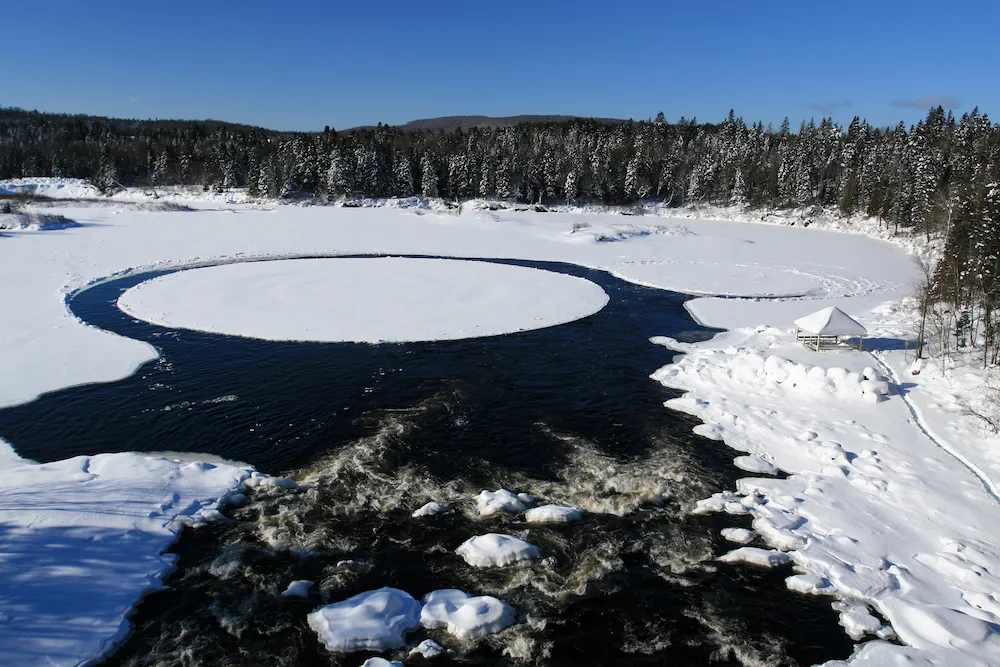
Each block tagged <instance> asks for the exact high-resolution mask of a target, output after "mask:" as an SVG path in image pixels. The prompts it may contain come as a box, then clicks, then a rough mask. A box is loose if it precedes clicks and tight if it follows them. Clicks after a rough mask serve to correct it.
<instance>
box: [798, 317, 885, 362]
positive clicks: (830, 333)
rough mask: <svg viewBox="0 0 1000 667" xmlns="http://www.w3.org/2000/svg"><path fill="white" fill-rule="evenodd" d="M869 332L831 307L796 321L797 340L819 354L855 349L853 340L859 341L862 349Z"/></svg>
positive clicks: (859, 346)
mask: <svg viewBox="0 0 1000 667" xmlns="http://www.w3.org/2000/svg"><path fill="white" fill-rule="evenodd" d="M866 335H868V330H867V329H865V328H864V327H863V326H861V325H860V324H858V322H857V321H855V320H854V319H852V318H851V316H850V315H848V314H847V313H845V312H844V311H842V310H841V309H840V308H837V307H835V306H830V307H829V308H824V309H823V310H818V311H816V312H815V313H813V314H812V315H806V316H805V317H800V318H799V319H797V320H795V340H796V341H797V342H799V343H802V344H803V345H805V346H806V347H811V348H813V349H815V350H816V351H817V352H819V351H820V350H843V349H847V348H853V347H854V344H853V343H851V342H849V341H850V339H851V338H857V339H858V345H857V349H859V350H860V349H862V345H863V344H864V339H865V336H866Z"/></svg>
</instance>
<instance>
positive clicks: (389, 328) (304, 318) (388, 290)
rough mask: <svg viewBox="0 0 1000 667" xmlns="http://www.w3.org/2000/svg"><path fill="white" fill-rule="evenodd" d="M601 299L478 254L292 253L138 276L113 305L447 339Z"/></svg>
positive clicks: (178, 317) (548, 318)
mask: <svg viewBox="0 0 1000 667" xmlns="http://www.w3.org/2000/svg"><path fill="white" fill-rule="evenodd" d="M607 303H608V295H607V294H605V293H604V290H602V289H601V288H600V287H598V286H597V285H595V284H594V283H592V282H590V281H588V280H584V279H582V278H576V277H573V276H567V275H563V274H560V273H553V272H551V271H540V270H538V269H530V268H525V267H521V266H510V265H504V264H491V263H486V262H473V261H456V260H443V259H407V258H399V257H381V258H365V259H357V258H343V259H299V260H284V261H272V262H250V263H243V264H229V265H223V266H213V267H208V268H201V269H189V270H186V271H179V272H177V273H172V274H168V275H165V276H161V277H159V278H156V279H154V280H150V281H147V282H145V283H141V284H139V285H137V286H135V287H133V288H132V289H130V290H128V291H127V292H125V293H124V294H123V295H122V296H121V298H120V299H119V300H118V307H119V308H121V309H122V310H123V311H125V312H126V313H128V314H129V315H131V316H133V317H135V318H138V319H141V320H145V321H147V322H153V323H154V324H159V325H162V326H167V327H178V328H183V329H195V330H198V331H210V332H213V333H222V334H230V335H235V336H246V337H249V338H262V339H265V340H298V341H319V342H345V341H346V342H362V343H379V342H410V341H423V340H453V339H459V338H477V337H480V336H496V335H499V334H505V333H513V332H517V331H527V330H529V329H540V328H543V327H549V326H553V325H556V324H563V323H565V322H571V321H573V320H577V319H580V318H582V317H586V316H588V315H592V314H593V313H595V312H597V311H599V310H601V309H602V308H603V307H604V306H605V305H607Z"/></svg>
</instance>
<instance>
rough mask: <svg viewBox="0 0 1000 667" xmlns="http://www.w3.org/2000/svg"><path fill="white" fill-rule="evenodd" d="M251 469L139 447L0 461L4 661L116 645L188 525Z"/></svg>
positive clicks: (101, 651)
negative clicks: (50, 459) (153, 453)
mask: <svg viewBox="0 0 1000 667" xmlns="http://www.w3.org/2000/svg"><path fill="white" fill-rule="evenodd" d="M250 473H251V471H250V470H247V469H243V468H237V467H232V466H226V465H212V464H209V463H187V464H182V463H178V462H175V461H171V460H167V459H164V458H153V457H146V456H140V455H137V454H127V453H126V454H99V455H96V456H78V457H76V458H72V459H67V460H65V461H58V462H55V463H48V464H44V465H38V464H34V463H30V462H26V461H18V460H15V459H14V458H13V457H7V458H6V459H5V460H4V461H3V462H2V463H0V535H2V539H0V664H3V665H40V664H48V665H77V664H80V663H83V662H87V661H90V660H95V659H97V658H99V657H101V656H103V655H106V654H107V653H108V652H110V651H111V650H112V649H113V648H114V647H115V646H116V645H117V644H118V643H119V642H120V641H122V640H123V639H124V638H125V636H126V635H127V634H128V632H129V630H130V628H131V625H130V623H129V622H128V620H126V619H127V618H128V616H129V615H130V614H131V613H132V609H133V607H134V606H135V604H136V603H137V602H138V600H140V599H141V598H142V596H143V594H145V593H146V592H147V591H149V590H152V589H156V588H157V587H159V585H160V582H161V581H162V580H163V578H164V577H165V576H166V575H167V574H169V573H170V572H171V570H172V569H173V567H174V561H175V556H174V555H173V554H168V553H165V551H166V550H167V548H168V547H169V546H170V545H171V544H172V543H173V542H174V541H175V540H176V539H177V537H178V534H179V531H180V529H181V528H182V527H183V526H184V525H187V524H195V525H198V524H202V523H204V522H205V521H206V520H208V519H211V518H214V517H217V516H218V508H219V507H220V505H221V504H223V503H224V502H225V496H226V495H227V494H228V493H230V492H233V491H234V490H236V489H237V488H238V487H239V486H240V484H241V482H243V480H244V479H246V478H247V477H248V476H249V475H250Z"/></svg>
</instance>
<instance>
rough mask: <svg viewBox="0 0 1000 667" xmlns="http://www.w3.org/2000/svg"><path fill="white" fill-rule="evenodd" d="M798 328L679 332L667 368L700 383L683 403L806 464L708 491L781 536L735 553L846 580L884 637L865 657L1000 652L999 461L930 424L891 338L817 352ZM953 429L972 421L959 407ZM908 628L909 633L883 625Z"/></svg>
mask: <svg viewBox="0 0 1000 667" xmlns="http://www.w3.org/2000/svg"><path fill="white" fill-rule="evenodd" d="M869 328H871V327H870V325H869ZM791 337H792V335H791V332H789V331H788V330H785V331H781V330H777V329H769V328H766V327H761V328H759V329H752V330H737V331H732V332H729V333H726V334H723V335H720V336H718V337H717V338H716V339H714V340H712V341H708V342H705V343H699V344H695V345H681V344H677V345H676V347H679V348H682V349H683V351H684V352H685V355H684V356H683V357H679V358H677V359H676V361H675V363H673V364H668V365H667V366H665V367H663V368H661V369H660V370H659V371H657V372H656V373H654V377H655V378H656V379H658V380H659V381H660V382H662V383H663V384H665V385H667V386H670V387H675V388H678V389H681V390H683V391H685V392H686V393H685V394H684V395H683V396H682V397H681V398H678V399H673V400H671V401H668V404H669V406H670V407H672V408H675V409H678V410H681V411H684V412H688V413H690V414H692V415H695V416H697V417H699V418H700V419H701V420H703V421H704V422H705V424H706V425H707V427H708V428H710V429H711V430H712V432H713V433H714V434H715V435H716V436H717V437H718V438H721V439H723V440H724V441H725V442H726V443H727V444H728V445H730V446H731V447H733V448H734V449H737V450H740V451H743V452H748V453H750V454H752V455H754V456H757V457H766V460H768V461H769V462H773V464H774V465H775V466H776V467H778V468H780V469H782V470H785V471H793V472H794V474H792V475H791V476H789V477H788V478H787V479H762V478H746V479H742V480H739V482H738V483H737V488H736V490H735V491H726V492H722V493H718V494H715V496H713V497H712V498H709V499H706V500H704V501H702V502H700V503H698V506H697V508H696V511H698V512H705V511H719V512H727V513H732V514H741V513H746V514H749V515H750V516H751V517H752V518H753V527H754V530H755V531H756V532H757V533H758V534H759V535H760V537H761V539H762V540H763V541H764V542H766V543H767V544H768V545H770V546H771V547H774V548H775V549H778V550H780V551H769V550H748V549H750V548H748V547H743V548H741V549H737V550H736V551H734V552H731V553H730V554H727V555H725V556H723V557H722V559H721V560H725V561H730V562H750V563H755V564H760V565H765V564H773V563H774V562H775V559H777V560H785V561H787V560H791V561H794V563H795V565H796V568H797V569H798V570H799V571H800V574H797V575H795V576H793V577H789V578H788V580H787V585H788V586H789V588H791V589H792V590H796V591H800V592H808V593H824V594H832V595H837V596H839V597H840V598H841V599H842V600H844V602H838V603H837V605H839V606H838V607H837V608H838V609H839V610H840V612H841V616H842V621H841V622H842V624H843V625H844V627H845V631H847V632H848V633H849V634H850V635H851V636H852V637H855V638H861V637H869V636H870V635H874V637H875V639H873V640H872V641H870V642H868V643H867V644H865V645H864V646H863V648H861V649H860V650H859V652H858V654H857V655H856V656H855V657H854V658H852V660H851V663H852V664H865V665H869V664H870V665H879V666H881V665H887V666H888V665H895V664H900V661H903V660H906V659H909V660H913V661H916V664H927V665H931V664H938V665H955V666H962V667H964V666H971V665H977V666H982V665H988V664H997V662H998V658H1000V634H998V633H997V632H996V630H995V629H994V628H996V627H998V626H1000V604H998V603H997V602H996V596H995V595H994V592H995V591H997V590H1000V575H998V574H997V569H998V568H997V563H1000V546H998V545H1000V535H998V529H997V526H1000V503H998V502H997V501H996V497H995V496H994V495H993V493H992V491H991V488H992V486H993V484H992V480H989V479H988V477H987V478H986V479H985V480H984V475H986V470H987V468H986V467H985V466H975V465H971V466H970V463H971V461H970V459H969V457H968V456H965V455H962V454H961V452H959V449H961V446H960V445H956V442H957V443H961V442H963V441H964V440H963V439H957V440H956V439H950V438H949V440H950V441H949V440H944V439H942V438H941V437H940V436H939V435H937V429H934V428H926V427H925V426H922V425H921V422H922V421H925V420H924V419H923V416H922V415H923V412H922V411H921V410H920V408H919V406H917V405H916V404H914V402H913V401H914V398H913V395H914V388H913V387H912V386H910V387H909V388H908V389H907V390H906V391H905V392H898V393H889V392H888V391H887V389H888V385H889V381H888V380H886V379H885V377H886V376H891V375H892V374H895V378H894V379H893V382H892V383H893V384H898V383H899V382H900V380H899V379H898V377H899V374H898V373H897V372H896V371H894V370H892V368H891V367H889V366H883V365H880V362H879V361H878V359H881V358H883V353H881V352H879V353H878V354H877V357H876V358H873V357H872V356H871V355H869V354H862V353H858V352H845V353H840V352H831V353H815V352H813V351H809V350H805V349H804V348H801V347H799V346H795V345H794V344H792V343H790V342H789V341H790V340H791ZM659 342H661V343H662V342H665V341H663V340H660V341H659ZM669 346H670V347H675V345H674V344H670V345H669ZM776 351H780V354H776V353H775V352H776ZM897 354H898V355H900V356H902V354H903V353H902V351H899V352H892V353H891V354H890V355H889V358H895V357H894V355H897ZM911 356H912V355H911ZM790 357H792V358H790ZM824 363H825V365H821V364H824ZM876 366H878V368H879V369H880V370H877V369H876ZM889 371H891V373H890V372H889ZM910 384H911V385H912V384H913V383H912V382H911V383H910ZM868 395H871V397H870V398H869V397H868ZM917 395H920V394H919V392H917ZM877 399H881V400H880V402H878V403H877V404H876V403H875V402H874V400H877ZM885 399H887V400H885ZM915 415H916V417H915ZM941 432H943V433H946V434H957V435H960V436H961V435H963V434H964V433H965V432H966V431H965V430H964V429H963V428H962V427H961V425H960V424H959V423H958V422H956V421H955V419H954V413H953V415H952V420H951V429H950V430H945V429H941ZM866 605H868V606H870V607H872V608H874V609H875V610H877V611H878V612H879V613H880V614H881V615H882V617H883V618H885V619H886V620H888V622H889V623H890V624H891V628H885V627H883V625H882V623H881V622H879V621H877V617H876V616H874V615H873V614H872V613H871V612H869V611H868V610H867V607H866ZM893 634H895V635H898V637H899V638H900V639H901V640H902V641H903V642H905V643H906V644H908V646H905V647H901V646H898V645H893V644H887V643H885V642H884V641H881V640H882V639H883V638H888V637H891V636H893ZM835 664H847V663H835Z"/></svg>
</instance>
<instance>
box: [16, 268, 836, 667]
mask: <svg viewBox="0 0 1000 667" xmlns="http://www.w3.org/2000/svg"><path fill="white" fill-rule="evenodd" d="M511 263H514V264H519V265H523V266H534V267H539V268H546V269H549V270H556V271H560V272H563V273H569V274H572V275H577V276H581V277H584V278H587V279H589V280H592V281H594V282H596V283H598V284H599V285H601V286H602V287H603V288H604V290H605V291H606V292H607V293H608V294H609V296H610V297H611V302H610V303H609V304H608V306H607V307H606V308H605V309H604V310H603V311H601V312H600V313H598V314H596V315H593V316H591V317H588V318H585V319H583V320H579V321H577V322H573V323H570V324H566V325H562V326H558V327H553V328H550V329H542V330H538V331H531V332H524V333H521V334H516V335H510V336H502V337H495V338H484V339H475V340H467V341H448V342H439V343H418V344H394V345H354V344H309V343H276V342H268V341H255V340H249V339H240V338H233V337H226V336H218V335H213V334H204V333H198V332H191V331H183V330H169V329H164V328H160V327H156V326H153V325H149V324H146V323H142V322H136V321H134V320H131V319H130V318H128V317H127V316H125V315H124V314H122V313H121V312H120V311H118V310H117V308H115V307H114V301H115V299H116V298H117V296H118V295H119V294H120V293H121V292H122V291H123V290H124V289H127V288H128V287H130V286H132V285H134V284H137V283H138V282H141V281H142V280H146V279H148V278H150V277H151V276H153V275H157V274H144V275H140V276H131V277H128V278H123V279H120V280H115V281H111V282H108V283H105V284H102V285H98V286H96V287H93V288H91V289H89V290H87V291H85V292H82V293H80V294H79V295H77V296H76V297H75V298H74V300H73V302H72V304H71V305H72V309H73V311H74V312H75V313H76V314H77V315H78V316H79V317H81V318H82V319H84V320H85V321H87V322H90V323H92V324H94V325H96V326H99V327H101V328H104V329H108V330H111V331H114V332H117V333H120V334H122V335H126V336H129V337H131V338H137V339H141V340H147V341H149V342H151V343H153V344H154V345H155V346H156V347H157V348H158V349H159V350H160V355H161V356H160V359H159V360H158V361H157V362H154V363H152V364H149V365H147V366H145V367H144V368H143V369H141V370H140V372H139V373H137V374H136V375H134V376H133V377H131V378H128V379H126V380H123V381H121V382H117V383H113V384H105V385H93V386H87V387H78V388H73V389H68V390H64V391H60V392H57V393H54V394H50V395H47V396H45V397H43V398H42V399H40V400H38V401H36V402H34V403H31V404H28V405H25V406H20V407H16V408H12V409H8V410H4V411H0V436H2V437H4V438H5V439H8V440H9V441H11V442H13V443H15V444H16V446H17V449H18V451H19V452H20V453H21V454H22V455H23V456H26V457H28V458H34V459H37V460H55V459H62V458H66V457H68V456H73V455H76V454H84V453H96V452H102V451H126V450H139V451H185V452H208V453H212V454H215V455H218V456H222V457H225V458H228V459H234V460H240V461H246V462H248V463H252V464H253V465H255V466H257V468H258V469H260V470H262V471H265V472H269V473H281V474H285V475H288V476H290V477H292V478H294V479H295V480H296V481H298V482H299V483H300V489H297V490H285V489H276V488H262V489H258V490H256V491H255V492H254V493H252V494H251V497H250V498H249V500H248V502H247V503H245V504H244V505H242V506H240V507H238V508H235V509H232V510H230V511H229V512H228V515H229V516H230V517H231V519H232V520H231V521H227V522H222V523H217V524H213V525H211V526H209V527H207V528H204V529H201V530H198V531H188V532H186V533H185V534H184V536H183V537H182V539H181V540H180V541H179V542H178V544H177V545H176V547H175V548H174V551H175V552H176V553H177V554H178V555H179V557H180V560H179V567H178V570H177V572H176V573H175V574H174V575H173V576H172V577H171V578H170V580H169V581H168V585H169V587H168V589H167V590H165V591H162V592H159V593H155V594H152V595H150V596H149V597H148V598H147V599H146V600H145V602H143V604H142V605H141V606H140V608H139V610H138V613H137V615H136V616H135V618H134V619H133V621H134V622H135V623H136V627H137V630H136V632H135V634H134V635H133V636H132V637H131V638H130V639H129V641H128V642H127V643H126V644H125V645H124V646H123V647H122V648H121V650H120V651H119V652H118V653H117V654H116V655H115V656H114V657H113V658H112V659H111V660H109V661H108V664H116V665H117V664H122V665H170V664H185V665H216V664H218V665H257V664H267V665H298V664H328V665H360V664H361V662H363V660H364V657H366V656H365V655H363V654H357V655H350V656H338V655H333V654H330V653H328V652H326V651H325V650H324V649H323V648H322V647H321V646H320V645H319V644H318V642H317V640H316V638H315V636H314V635H313V633H312V632H311V631H310V630H309V628H308V627H307V625H306V623H305V616H306V614H307V613H308V612H309V611H311V610H312V609H314V608H315V607H317V606H319V605H320V604H324V603H329V602H335V601H339V600H341V599H344V598H346V597H349V596H351V595H353V594H355V593H358V592H361V591H364V590H369V589H372V588H378V587H380V586H394V587H397V588H401V589H404V590H406V591H408V592H410V593H411V594H413V595H414V596H415V597H420V596H422V595H423V594H425V593H427V592H429V591H431V590H434V589H439V588H460V589H462V590H465V591H467V592H469V593H472V594H489V595H495V596H496V597H499V598H501V599H504V600H506V601H508V602H510V603H511V604H512V605H514V606H515V607H517V609H518V610H519V612H520V614H521V616H520V621H521V622H520V623H519V624H518V625H516V626H515V627H513V628H511V629H509V630H507V631H505V632H502V633H500V634H498V635H495V636H493V637H489V638H485V639H481V640H478V641H476V642H468V643H465V642H459V641H457V640H455V639H453V638H450V637H448V636H447V635H444V634H443V633H440V632H437V631H434V632H431V633H425V632H423V631H421V632H417V633H414V634H413V635H411V637H412V639H413V642H412V643H413V644H416V643H417V641H419V639H421V638H423V637H424V636H425V635H426V636H432V637H433V638H435V639H437V640H438V641H439V642H440V643H442V644H443V645H445V646H446V647H448V648H450V649H451V650H452V653H451V654H450V655H449V657H447V658H439V659H438V660H437V661H436V662H437V663H438V664H449V663H450V662H455V663H467V664H507V663H509V664H525V663H527V664H551V665H569V664H584V665H599V664H609V665H610V664H620V665H633V664H657V665H658V664H671V665H796V664H811V663H813V662H822V661H823V660H828V659H833V658H839V657H845V656H846V655H848V654H849V653H850V650H851V643H850V641H849V640H848V639H847V638H846V637H845V636H844V634H843V633H842V631H840V629H839V627H838V626H837V615H836V614H835V613H834V612H833V611H832V610H831V609H830V606H829V602H828V601H827V600H823V599H820V598H810V597H804V596H799V595H796V594H793V593H790V592H789V591H787V590H786V589H785V588H784V583H783V579H784V577H785V576H787V575H788V574H789V573H790V572H789V571H788V570H778V571H762V570H755V569H750V568H742V567H733V566H724V565H720V564H717V563H715V562H714V557H715V556H716V555H718V554H720V553H722V552H723V551H724V550H726V548H727V546H726V545H725V544H723V543H722V542H721V540H720V539H719V538H718V537H717V536H718V531H719V529H720V528H722V527H725V526H727V525H739V523H740V521H741V520H738V519H734V518H732V517H698V516H691V515H690V514H689V513H688V512H689V510H690V509H691V507H692V506H693V503H694V501H696V500H698V499H700V498H703V497H706V496H708V495H710V494H711V493H712V492H714V491H718V490H721V489H722V488H731V487H732V485H733V482H734V480H735V479H736V478H738V477H739V476H742V475H741V473H740V472H739V471H737V470H736V469H735V468H734V467H733V466H732V464H731V456H732V455H731V453H730V452H728V451H727V450H726V449H725V448H724V447H723V446H721V445H720V444H719V443H715V442H711V441H708V440H705V439H702V438H699V437H697V436H695V435H693V434H692V433H691V427H692V426H693V425H694V424H695V423H696V422H694V421H693V420H692V419H691V418H689V417H686V416H684V415H681V414H678V413H675V412H672V411H668V410H666V409H665V408H663V405H662V404H663V401H665V400H666V399H668V398H671V397H672V396H674V395H675V394H673V393H672V392H671V391H669V390H667V389H664V388H663V387H662V386H660V385H659V384H658V383H655V382H653V381H651V380H649V379H648V378H647V376H648V375H649V373H651V372H652V371H654V370H655V369H656V368H658V367H659V366H661V365H663V364H664V363H666V362H667V361H669V357H668V356H667V355H666V354H665V353H664V350H663V348H662V347H659V346H655V345H652V344H650V343H649V342H648V338H649V337H650V336H653V335H669V336H673V337H675V338H679V339H681V340H701V339H704V338H706V337H708V336H710V335H711V333H712V332H710V331H708V330H706V329H702V328H700V327H698V326H697V325H696V324H695V323H694V322H693V321H692V320H691V319H690V318H689V317H688V315H687V313H686V311H685V310H684V309H683V300H684V297H682V296H681V295H677V294H673V293H670V292H664V291H659V290H652V289H648V288H644V287H639V286H635V285H631V284H628V283H625V282H622V281H619V280H617V279H615V278H613V277H611V276H609V275H608V274H605V273H603V272H598V271H590V270H587V269H583V268H580V267H576V266H571V265H563V264H549V263H537V262H511ZM501 487H502V488H507V489H510V490H513V491H515V492H522V491H523V492H528V493H531V494H533V495H535V496H537V497H539V498H540V499H544V501H551V502H557V503H561V504H570V505H576V506H579V507H582V508H584V509H586V510H588V514H587V515H586V518H585V519H584V520H583V521H581V522H578V523H574V524H568V525H558V526H539V525H537V524H531V525H529V524H526V523H525V522H524V521H523V519H522V517H521V516H519V515H503V516H495V517H490V518H488V519H483V520H480V519H478V518H477V517H476V511H475V503H474V497H475V495H476V494H477V493H478V492H479V491H480V490H481V489H484V488H488V489H491V490H492V489H496V488H501ZM430 500H435V501H441V502H446V503H448V504H449V505H450V506H451V507H452V508H453V511H452V512H450V513H448V514H444V515H441V516H437V517H430V518H425V519H413V518H411V517H410V513H411V512H412V511H413V510H414V509H416V508H417V507H420V506H421V505H423V504H424V503H425V502H427V501H430ZM742 521H745V520H742ZM485 532H504V533H509V534H512V535H517V536H520V537H523V538H524V539H527V540H528V541H530V542H532V543H534V544H536V545H538V546H539V547H541V548H542V551H543V554H544V556H545V557H544V559H543V560H541V561H536V562H533V563H525V564H520V565H516V566H512V567H508V568H500V569H491V570H477V569H473V568H471V567H469V566H468V565H466V564H465V562H464V561H462V560H461V559H460V558H458V557H457V556H456V555H455V554H454V549H455V547H457V546H458V545H459V544H460V543H461V542H462V541H464V540H465V539H467V538H468V537H470V536H472V535H475V534H481V533H485ZM295 579H309V580H313V581H314V582H316V583H315V585H314V587H313V589H312V593H311V595H310V597H309V598H308V599H294V598H285V597H281V596H280V593H281V592H282V591H283V590H284V588H285V587H286V586H287V584H288V583H289V582H290V581H292V580H295ZM404 656H405V652H396V654H395V655H394V657H396V658H397V659H402V658H403V657H404ZM406 662H407V663H408V664H419V662H420V659H407V660H406Z"/></svg>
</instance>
